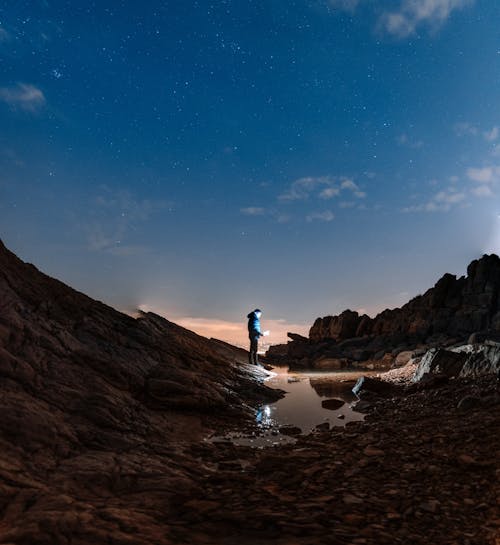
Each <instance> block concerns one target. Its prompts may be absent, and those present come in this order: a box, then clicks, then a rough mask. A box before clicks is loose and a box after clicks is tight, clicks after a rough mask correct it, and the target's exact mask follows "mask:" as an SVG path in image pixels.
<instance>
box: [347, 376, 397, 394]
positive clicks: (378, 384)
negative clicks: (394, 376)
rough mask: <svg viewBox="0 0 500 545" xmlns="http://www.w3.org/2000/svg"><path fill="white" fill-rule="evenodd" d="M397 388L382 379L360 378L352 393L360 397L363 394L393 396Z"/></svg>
mask: <svg viewBox="0 0 500 545" xmlns="http://www.w3.org/2000/svg"><path fill="white" fill-rule="evenodd" d="M396 390H397V388H396V386H394V384H392V383H390V382H385V381H383V380H380V379H375V378H371V377H366V376H363V377H360V378H359V379H358V381H357V382H356V384H355V385H354V387H353V389H352V393H353V394H355V395H357V396H359V395H360V394H362V393H363V392H370V393H372V394H377V395H382V396H391V395H393V394H394V393H395V392H396Z"/></svg>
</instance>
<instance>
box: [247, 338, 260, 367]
mask: <svg viewBox="0 0 500 545" xmlns="http://www.w3.org/2000/svg"><path fill="white" fill-rule="evenodd" d="M257 350H258V340H257V338H256V337H252V339H251V340H250V355H249V360H250V363H251V364H253V365H257V364H258V363H259V362H258V360H257Z"/></svg>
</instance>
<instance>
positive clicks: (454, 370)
mask: <svg viewBox="0 0 500 545" xmlns="http://www.w3.org/2000/svg"><path fill="white" fill-rule="evenodd" d="M466 359H467V354H465V353H460V352H452V351H451V350H445V349H442V348H431V350H429V351H428V352H427V353H426V354H425V356H424V357H423V358H422V359H421V360H420V363H419V364H418V366H417V369H416V370H415V374H414V375H413V381H414V382H418V381H419V380H421V379H422V377H423V376H424V375H426V374H427V373H436V374H442V375H446V376H449V377H456V376H458V375H459V374H460V371H461V370H462V367H463V365H464V363H465V360H466Z"/></svg>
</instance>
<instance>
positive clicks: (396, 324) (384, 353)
mask: <svg viewBox="0 0 500 545" xmlns="http://www.w3.org/2000/svg"><path fill="white" fill-rule="evenodd" d="M471 334H474V335H476V337H480V338H481V339H482V340H484V339H487V338H497V337H498V336H499V335H500V258H499V257H498V256H497V255H495V254H492V255H484V256H483V257H482V258H481V259H478V260H475V261H472V263H470V265H469V266H468V268H467V275H466V276H463V277H460V278H457V277H456V276H454V275H451V274H445V275H444V276H443V277H442V278H441V279H440V280H439V281H438V282H437V283H436V285H435V286H434V287H433V288H431V289H429V290H428V291H426V292H425V293H424V294H423V295H419V296H417V297H415V298H414V299H412V300H411V301H409V302H408V303H407V304H406V305H404V306H403V307H401V308H396V309H393V310H384V311H383V312H381V313H380V314H378V315H377V316H375V317H374V318H370V317H369V316H367V315H359V314H358V313H357V312H355V311H352V310H346V311H344V312H342V313H341V314H340V315H338V316H325V317H323V318H318V319H317V320H316V321H315V322H314V325H313V326H312V327H311V329H310V331H309V338H308V339H304V338H301V339H299V338H296V337H294V336H291V339H292V340H291V342H289V343H288V345H287V347H288V348H287V354H286V355H285V356H281V358H282V361H288V362H289V363H290V365H291V367H293V368H299V369H300V368H321V369H326V368H332V369H337V368H339V367H340V368H345V367H353V366H354V367H356V366H357V367H367V368H378V367H387V366H391V365H393V364H395V362H396V358H397V357H398V355H399V354H400V353H402V352H404V353H405V354H404V356H401V357H400V358H399V359H398V364H399V365H404V364H405V363H407V362H408V360H409V359H411V357H412V353H413V351H414V350H416V349H419V350H423V351H425V350H426V349H428V348H431V347H438V346H441V347H443V346H444V347H446V346H453V345H459V344H464V343H466V342H467V340H468V338H469V337H470V336H471ZM329 366H330V367H329Z"/></svg>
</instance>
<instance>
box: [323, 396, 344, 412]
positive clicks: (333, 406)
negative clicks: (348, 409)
mask: <svg viewBox="0 0 500 545" xmlns="http://www.w3.org/2000/svg"><path fill="white" fill-rule="evenodd" d="M344 405H345V401H343V400H342V399H324V400H323V401H322V402H321V406H322V407H323V409H329V410H330V411H336V410H337V409H340V407H343V406H344Z"/></svg>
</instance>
